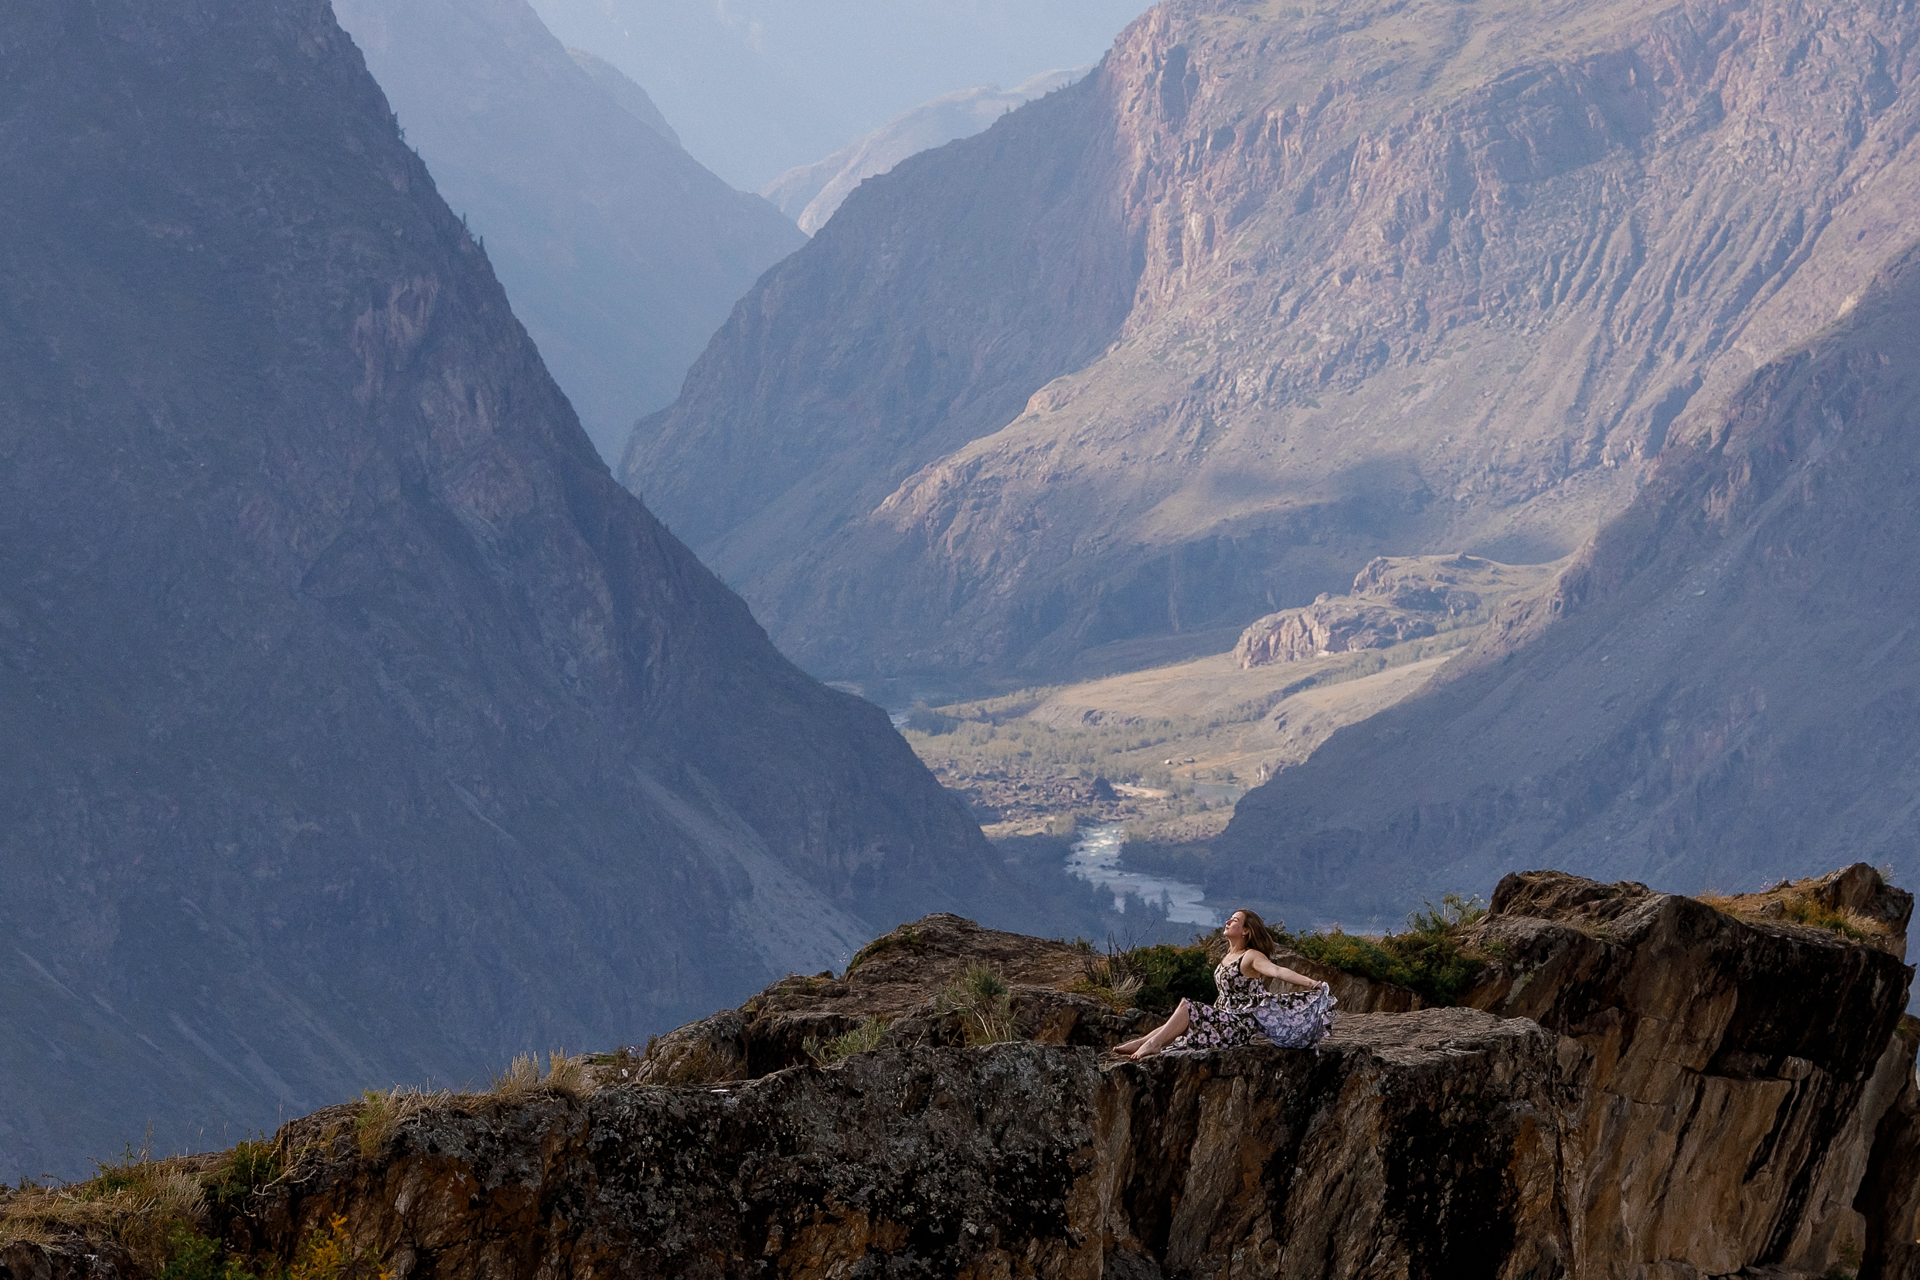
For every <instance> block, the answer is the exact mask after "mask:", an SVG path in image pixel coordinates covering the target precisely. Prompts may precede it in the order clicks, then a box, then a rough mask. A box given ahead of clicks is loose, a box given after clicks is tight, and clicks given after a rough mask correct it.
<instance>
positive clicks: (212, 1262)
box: [159, 1222, 254, 1280]
mask: <svg viewBox="0 0 1920 1280" xmlns="http://www.w3.org/2000/svg"><path fill="white" fill-rule="evenodd" d="M225 1253H226V1250H224V1249H223V1248H221V1246H220V1242H219V1241H218V1240H212V1239H209V1238H208V1237H206V1236H204V1235H202V1234H201V1233H200V1232H198V1231H196V1230H194V1228H193V1227H192V1226H191V1225H189V1224H188V1223H185V1222H175V1223H174V1224H173V1228H172V1230H170V1231H168V1232H167V1264H166V1265H165V1266H164V1267H161V1268H160V1275H159V1280H254V1277H253V1273H252V1272H250V1271H248V1270H247V1269H246V1267H244V1266H242V1265H241V1263H240V1260H239V1259H237V1258H229V1257H226V1256H225Z"/></svg>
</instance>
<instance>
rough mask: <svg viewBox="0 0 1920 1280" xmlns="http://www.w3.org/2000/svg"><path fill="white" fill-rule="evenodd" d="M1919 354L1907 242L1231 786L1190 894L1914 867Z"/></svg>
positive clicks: (1350, 905) (1368, 894)
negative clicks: (1339, 705) (1593, 520)
mask: <svg viewBox="0 0 1920 1280" xmlns="http://www.w3.org/2000/svg"><path fill="white" fill-rule="evenodd" d="M1906 118H1907V120H1908V123H1909V125H1920V116H1914V115H1911V114H1910V115H1909V116H1908V117H1906ZM1842 230H1843V231H1844V232H1845V235H1846V236H1847V237H1849V238H1852V237H1854V236H1856V235H1865V234H1867V231H1868V229H1867V228H1865V227H1858V228H1856V227H1855V226H1853V225H1851V224H1849V225H1846V226H1844V227H1843V228H1842ZM1909 234H1911V232H1910V231H1909ZM1916 368H1920V253H1916V252H1909V253H1908V254H1907V255H1905V256H1904V257H1902V258H1901V259H1899V260H1898V261H1897V262H1896V263H1895V264H1894V265H1893V266H1892V267H1890V268H1889V269H1887V270H1886V271H1885V272H1883V273H1882V274H1881V275H1880V277H1879V278H1877V279H1876V280H1875V281H1873V282H1872V284H1871V285H1870V286H1863V287H1862V288H1861V289H1860V292H1859V294H1858V296H1857V297H1855V298H1853V299H1851V300H1849V301H1848V302H1847V304H1846V307H1845V308H1844V310H1843V312H1842V315H1841V317H1840V318H1839V319H1838V320H1837V321H1835V323H1834V324H1833V326H1832V328H1831V329H1830V330H1829V331H1828V332H1827V333H1825V334H1823V335H1822V336H1821V337H1820V338H1818V339H1817V340H1815V341H1813V342H1812V343H1810V344H1809V345H1807V346H1806V347H1804V348H1803V349H1801V350H1799V351H1796V352H1794V353H1791V354H1790V355H1788V356H1786V357H1784V358H1782V359H1780V360H1778V361H1775V362H1773V363H1771V364H1768V365H1766V366H1764V367H1763V368H1761V369H1760V370H1759V371H1757V372H1756V373H1755V374H1754V376H1753V377H1752V378H1751V379H1750V380H1749V381H1748V382H1747V384H1746V385H1745V386H1744V387H1742V388H1741V389H1740V390H1739V392H1738V393H1737V394H1734V395H1733V396H1731V397H1730V398H1729V402H1728V404H1727V405H1726V407H1725V408H1724V409H1722V410H1720V411H1716V412H1715V413H1713V414H1709V415H1700V416H1697V417H1693V416H1690V418H1689V420H1688V421H1685V422H1682V423H1677V424H1676V427H1675V433H1676V439H1675V440H1674V441H1673V442H1671V443H1669V444H1668V446H1667V448H1666V449H1665V450H1664V451H1663V453H1662V456H1661V458H1660V461H1659V464H1658V465H1657V466H1656V467H1655V468H1654V470H1653V472H1652V474H1651V476H1650V478H1649V480H1648V483H1647V484H1646V486H1645V487H1644V488H1643V489H1642V491H1641V493H1640V495H1639V496H1638V497H1637V498H1636V500H1635V501H1634V503H1633V505H1632V506H1631V507H1630V508H1629V509H1628V510H1627V511H1626V512H1625V513H1624V514H1623V515H1622V516H1620V517H1619V518H1618V519H1616V520H1615V521H1613V522H1612V523H1610V524H1609V525H1608V526H1607V527H1606V528H1605V529H1604V530H1602V532H1601V533H1600V534H1599V535H1598V536H1597V537H1596V538H1595V539H1593V540H1592V542H1590V543H1589V544H1588V545H1587V546H1586V547H1585V548H1584V549H1583V550H1582V551H1581V553H1580V554H1579V556H1577V557H1576V558H1575V560H1574V562H1573V564H1572V566H1571V567H1570V568H1568V569H1567V570H1566V572H1565V573H1564V574H1562V575H1561V576H1560V578H1559V579H1558V581H1557V582H1556V583H1555V584H1554V587H1553V589H1552V590H1551V591H1550V592H1548V593H1546V594H1544V595H1542V596H1540V597H1538V598H1537V599H1534V600H1531V601H1529V602H1525V603H1516V605H1515V607H1513V608H1512V609H1510V610H1507V611H1504V612H1503V613H1502V614H1501V615H1500V616H1497V617H1496V618H1495V620H1494V622H1493V623H1492V624H1491V625H1490V626H1489V628H1488V630H1487V632H1486V633H1485V634H1484V636H1483V637H1482V638H1481V639H1480V640H1479V641H1478V642H1476V644H1475V646H1474V647H1473V648H1471V649H1469V650H1468V651H1467V653H1466V654H1465V655H1464V656H1462V657H1461V658H1460V659H1458V660H1457V661H1456V663H1455V665H1454V666H1453V667H1452V668H1450V669H1449V671H1448V673H1447V677H1448V678H1446V679H1443V680H1439V681H1436V682H1435V683H1434V684H1433V685H1432V686H1431V687H1430V688H1429V689H1428V690H1426V691H1425V692H1424V693H1423V695H1422V696H1420V697H1418V698H1415V699H1412V700H1409V701H1408V702H1405V703H1403V704H1401V705H1400V706H1397V707H1395V708H1393V709H1391V710H1388V711H1386V712H1384V713H1382V714H1380V715H1377V716H1375V717H1373V718H1372V719H1370V720H1368V721H1366V722H1364V723H1361V724H1357V725H1354V726H1352V727H1350V728H1348V729H1345V730H1344V731H1342V732H1340V733H1337V734H1335V735H1334V736H1333V737H1332V738H1331V739H1329V740H1328V741H1327V742H1326V743H1325V745H1324V746H1322V747H1321V748H1320V749H1319V751H1318V752H1317V753H1316V754H1315V755H1314V756H1313V757H1312V758H1311V759H1309V760H1308V761H1306V762H1305V763H1304V764H1302V765H1301V766H1299V767H1298V768H1295V769H1289V770H1286V771H1284V772H1282V773H1281V774H1280V775H1279V776H1278V777H1276V778H1275V779H1274V781H1273V782H1271V783H1270V784H1268V785H1267V786H1266V787H1263V788H1261V789H1259V790H1257V791H1255V792H1253V793H1251V794H1250V795H1248V796H1247V797H1245V798H1244V799H1243V800H1242V801H1241V802H1240V804H1239V806H1238V809H1237V810H1236V813H1235V818H1234V822H1233V824H1232V825H1231V826H1230V827H1229V828H1228V830H1227V831H1226V833H1225V834H1224V835H1223V836H1222V837H1221V839H1220V840H1219V841H1218V842H1217V845H1216V853H1217V854H1218V856H1219V865H1218V867H1217V868H1216V870H1215V871H1214V872H1212V873H1210V875H1209V878H1208V882H1207V883H1208V888H1209V892H1210V893H1215V894H1221V895H1225V896H1227V897H1233V896H1236V895H1238V894H1241V893H1246V894H1249V895H1253V896H1262V895H1264V896H1267V897H1281V896H1285V897H1288V898H1291V899H1293V900H1295V901H1298V902H1306V903H1325V904H1339V905H1337V906H1336V907H1335V908H1334V909H1336V910H1342V911H1349V912H1352V913H1354V914H1361V913H1363V912H1365V911H1367V910H1369V909H1371V910H1381V911H1388V912H1392V911H1394V910H1405V909H1406V907H1407V906H1409V905H1412V904H1413V903H1415V902H1417V901H1418V900H1419V897H1420V896H1421V895H1422V894H1427V893H1434V892H1438V891H1440V890H1442V889H1474V888H1478V887H1479V886H1482V885H1485V884H1488V883H1490V882H1491V881H1492V880H1493V878H1494V877H1495V875H1497V874H1498V868H1499V867H1500V865H1501V863H1502V862H1503V861H1504V860H1507V859H1511V858H1513V857H1515V856H1518V854H1519V852H1520V851H1525V854H1526V856H1529V857H1541V858H1550V859H1552V860H1553V861H1554V862H1555V863H1558V864H1560V865H1564V866H1568V867H1571V868H1575V869H1578V870H1581V871H1584V872H1590V873H1594V874H1600V875H1607V876H1636V877H1647V878H1651V877H1654V876H1660V877H1663V878H1667V879H1669V880H1670V881H1671V882H1673V883H1676V884H1679V885H1682V886H1686V887H1688V888H1692V889H1719V890H1722V891H1733V890H1738V889H1746V888H1751V887H1752V886H1753V885H1754V884H1755V883H1756V881H1758V880H1759V879H1761V878H1769V879H1771V878H1776V877H1779V876H1783V875H1793V874H1797V873H1799V872H1800V871H1802V870H1804V869H1805V868H1806V867H1807V866H1809V865H1819V863H1820V862H1822V861H1831V860H1834V859H1837V858H1856V857H1857V858H1866V859H1871V860H1873V861H1875V862H1882V863H1886V864H1889V865H1891V866H1894V867H1895V868H1896V870H1897V869H1899V868H1902V867H1905V866H1908V865H1910V864H1911V861H1912V857H1913V852H1912V851H1913V849H1914V847H1915V843H1916V840H1920V810H1916V808H1915V804H1914V796H1915V794H1916V791H1915V779H1916V778H1920V754H1917V753H1916V747H1915V737H1914V733H1913V726H1914V723H1915V715H1916V711H1915V708H1916V706H1917V705H1920V702H1917V698H1920V631H1916V629H1915V625H1914V619H1915V618H1916V617H1920V596H1917V595H1916V593H1915V591H1914V590H1913V581H1914V579H1913V574H1912V571H1911V566H1912V558H1913V548H1914V546H1915V545H1916V542H1917V541H1920V509H1916V506H1915V488H1914V476H1915V475H1916V468H1920V451H1917V448H1916V445H1917V442H1920V432H1916V430H1915V427H1916V418H1915V410H1914V405H1915V404H1916V403H1920V381H1916V373H1915V370H1916Z"/></svg>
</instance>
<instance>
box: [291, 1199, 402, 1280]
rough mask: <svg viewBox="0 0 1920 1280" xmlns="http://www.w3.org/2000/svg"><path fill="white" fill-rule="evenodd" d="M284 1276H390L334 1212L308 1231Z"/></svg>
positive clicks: (326, 1279)
mask: <svg viewBox="0 0 1920 1280" xmlns="http://www.w3.org/2000/svg"><path fill="white" fill-rule="evenodd" d="M284 1280H393V1268H392V1267H383V1266H381V1265H380V1263H379V1261H378V1259H375V1258H372V1257H369V1256H367V1255H366V1254H365V1253H363V1252H361V1250H360V1247H359V1246H358V1245H356V1244H355V1243H354V1242H353V1237H352V1236H351V1235H349V1234H348V1233H347V1220H346V1218H345V1217H343V1216H341V1215H339V1214H335V1215H334V1216H333V1217H332V1218H331V1219H330V1220H329V1221H328V1223H327V1227H326V1229H325V1230H321V1231H313V1232H309V1233H308V1235H307V1237H306V1239H304V1240H302V1241H301V1242H300V1248H299V1250H298V1251H297V1252H296V1253H295V1254H294V1258H293V1265H292V1266H291V1267H289V1268H287V1272H286V1275H285V1277H284Z"/></svg>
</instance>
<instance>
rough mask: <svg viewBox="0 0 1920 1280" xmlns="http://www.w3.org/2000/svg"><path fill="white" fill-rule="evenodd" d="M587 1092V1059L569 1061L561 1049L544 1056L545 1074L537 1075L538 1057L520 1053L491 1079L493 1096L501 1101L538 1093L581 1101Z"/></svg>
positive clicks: (571, 1059) (588, 1084)
mask: <svg viewBox="0 0 1920 1280" xmlns="http://www.w3.org/2000/svg"><path fill="white" fill-rule="evenodd" d="M590 1091H591V1085H590V1083H589V1081H588V1079H587V1060H586V1059H585V1058H569V1057H568V1056H567V1055H566V1052H565V1051H564V1050H561V1049H555V1050H553V1051H552V1052H550V1053H549V1054H547V1070H546V1074H545V1075H542V1074H541V1072H540V1058H539V1056H538V1055H537V1054H531V1053H522V1054H518V1055H516V1056H515V1058H514V1060H513V1063H512V1064H511V1065H510V1066H508V1068H507V1069H506V1070H505V1071H503V1072H500V1073H499V1074H498V1075H496V1076H494V1077H493V1096H494V1097H495V1098H499V1099H501V1100H503V1101H516V1100H518V1099H521V1098H528V1097H532V1096H533V1095H535V1094H540V1093H546V1094H553V1095H557V1096H559V1097H563V1098H581V1097H585V1096H586V1094H587V1093H589V1092H590Z"/></svg>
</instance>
